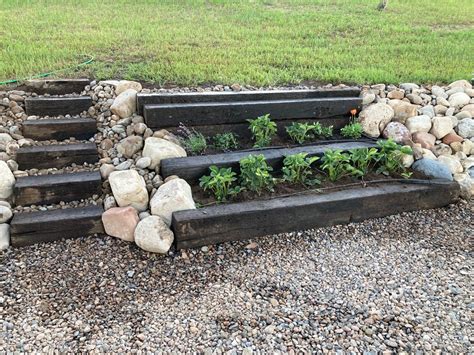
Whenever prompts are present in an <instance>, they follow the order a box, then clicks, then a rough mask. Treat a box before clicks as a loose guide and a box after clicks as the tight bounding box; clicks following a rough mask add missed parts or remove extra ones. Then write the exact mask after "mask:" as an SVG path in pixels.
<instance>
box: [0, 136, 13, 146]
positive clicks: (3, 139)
mask: <svg viewBox="0 0 474 355" xmlns="http://www.w3.org/2000/svg"><path fill="white" fill-rule="evenodd" d="M12 140H13V138H12V136H10V135H9V134H8V133H0V143H3V144H6V143H8V142H11V141H12Z"/></svg>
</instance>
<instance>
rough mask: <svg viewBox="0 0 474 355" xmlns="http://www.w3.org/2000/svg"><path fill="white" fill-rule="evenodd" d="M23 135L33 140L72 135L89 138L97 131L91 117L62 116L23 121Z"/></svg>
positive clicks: (60, 138) (56, 138) (61, 137)
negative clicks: (62, 117) (59, 117)
mask: <svg viewBox="0 0 474 355" xmlns="http://www.w3.org/2000/svg"><path fill="white" fill-rule="evenodd" d="M22 131H23V136H24V137H25V138H31V139H34V140H38V141H42V140H50V139H55V140H63V139H68V138H71V137H74V138H76V139H89V138H91V137H93V136H94V134H95V133H96V132H97V123H96V121H95V120H93V119H91V118H64V119H42V120H31V121H24V122H23V124H22Z"/></svg>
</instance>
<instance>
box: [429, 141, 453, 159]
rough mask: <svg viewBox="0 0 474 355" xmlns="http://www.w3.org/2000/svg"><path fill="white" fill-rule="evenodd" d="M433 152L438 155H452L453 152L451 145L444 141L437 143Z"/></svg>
mask: <svg viewBox="0 0 474 355" xmlns="http://www.w3.org/2000/svg"><path fill="white" fill-rule="evenodd" d="M433 152H434V154H435V155H436V156H437V157H438V156H440V155H451V154H452V153H453V151H452V149H451V147H450V146H449V145H447V144H444V143H440V144H436V145H435V147H434V151H433Z"/></svg>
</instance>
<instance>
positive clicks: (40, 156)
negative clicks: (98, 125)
mask: <svg viewBox="0 0 474 355" xmlns="http://www.w3.org/2000/svg"><path fill="white" fill-rule="evenodd" d="M98 159H99V158H98V155H97V147H96V145H95V144H94V143H77V144H54V145H42V146H32V147H22V148H20V149H18V152H17V155H16V161H17V162H18V165H19V167H20V168H21V169H23V170H25V169H33V168H38V169H43V168H62V167H65V166H68V165H71V164H73V163H74V164H79V165H82V164H83V163H89V164H92V163H95V162H97V161H98Z"/></svg>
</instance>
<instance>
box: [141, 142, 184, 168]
mask: <svg viewBox="0 0 474 355" xmlns="http://www.w3.org/2000/svg"><path fill="white" fill-rule="evenodd" d="M142 155H143V156H144V157H150V159H151V164H150V166H149V168H150V169H156V170H158V169H159V168H160V162H161V161H162V160H163V159H167V158H179V157H185V156H186V151H185V150H184V149H183V147H181V146H179V145H177V144H175V143H172V142H170V141H168V140H166V139H163V138H156V137H149V138H147V139H145V147H144V148H143V153H142Z"/></svg>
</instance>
